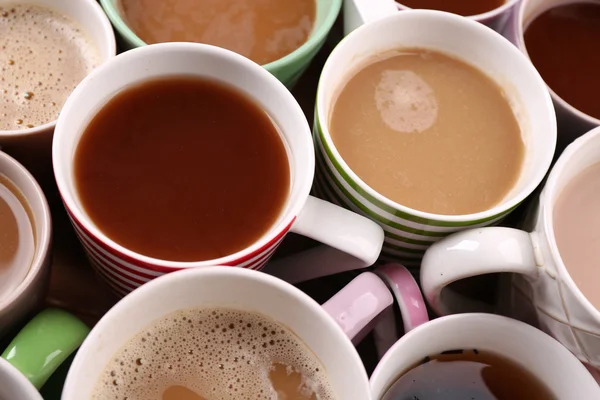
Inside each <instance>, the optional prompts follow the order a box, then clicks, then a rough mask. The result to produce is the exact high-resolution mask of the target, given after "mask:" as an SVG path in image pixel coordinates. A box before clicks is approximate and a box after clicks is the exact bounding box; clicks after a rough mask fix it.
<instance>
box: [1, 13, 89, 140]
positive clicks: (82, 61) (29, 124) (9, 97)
mask: <svg viewBox="0 0 600 400" xmlns="http://www.w3.org/2000/svg"><path fill="white" fill-rule="evenodd" d="M99 62H100V54H99V51H98V49H96V48H95V47H94V45H93V44H92V42H91V41H90V39H89V38H88V36H87V34H86V33H85V32H84V31H83V30H82V27H80V26H79V25H78V24H77V23H75V22H74V21H72V20H70V19H69V18H67V17H66V16H64V15H61V14H60V13H58V12H55V11H54V10H51V9H49V8H44V7H40V6H36V5H30V4H16V3H15V4H8V5H1V6H0V66H1V67H0V68H1V75H0V76H1V80H2V82H1V85H0V130H13V129H27V128H33V127H35V126H39V125H43V124H46V123H48V122H52V121H54V120H56V119H57V118H58V113H59V112H60V110H61V108H62V106H63V104H64V102H65V101H66V99H67V97H68V96H69V94H70V93H71V91H72V90H73V89H74V88H75V86H77V84H78V83H79V82H80V81H81V80H82V79H83V78H84V77H85V76H86V75H87V74H88V73H89V72H90V71H91V70H92V69H93V68H94V67H95V66H96V65H98V63H99Z"/></svg>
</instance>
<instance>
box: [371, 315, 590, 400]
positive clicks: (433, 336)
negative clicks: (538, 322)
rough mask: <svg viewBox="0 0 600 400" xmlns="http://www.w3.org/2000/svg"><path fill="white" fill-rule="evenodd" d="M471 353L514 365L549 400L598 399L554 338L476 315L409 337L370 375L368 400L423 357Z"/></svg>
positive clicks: (503, 320) (445, 320) (446, 321)
mask: <svg viewBox="0 0 600 400" xmlns="http://www.w3.org/2000/svg"><path fill="white" fill-rule="evenodd" d="M471 349H476V350H477V351H479V352H489V353H491V354H496V355H498V356H501V357H503V358H506V359H507V360H509V361H512V362H513V363H515V364H516V365H518V366H519V367H521V368H522V369H523V370H525V371H527V372H529V373H530V374H531V375H533V377H535V378H537V380H538V381H539V382H540V383H541V384H542V385H543V386H545V388H546V389H547V391H548V392H549V393H550V394H551V395H552V398H557V399H594V398H598V397H599V396H600V386H598V384H597V383H596V381H595V380H594V379H593V378H592V376H591V375H590V374H589V372H588V371H587V370H586V369H585V367H584V366H583V365H582V364H581V363H580V362H579V361H578V360H577V359H576V358H575V357H574V356H573V355H572V354H571V353H569V351H568V350H567V349H565V348H564V347H563V346H561V345H560V343H558V342H557V341H556V340H554V339H553V338H551V337H549V336H547V335H546V334H544V333H543V332H541V331H539V330H537V329H536V328H533V327H531V326H529V325H527V324H525V323H523V322H520V321H516V320H513V319H510V318H506V317H501V316H497V315H490V314H477V313H474V314H460V315H451V316H447V317H441V318H438V319H435V320H433V321H431V322H428V323H426V324H423V325H421V326H419V327H418V328H416V329H414V330H412V331H411V332H409V333H407V334H406V335H405V336H404V337H403V338H402V339H400V340H399V341H398V342H397V343H396V344H395V345H394V346H393V347H392V348H391V349H390V350H389V351H388V352H387V353H386V355H385V356H384V357H383V358H382V359H381V361H380V362H379V364H378V365H377V368H376V369H375V371H374V372H373V375H372V376H371V398H372V399H373V400H380V399H383V398H384V395H385V394H386V392H387V391H388V389H389V388H390V386H392V384H393V383H394V382H396V381H397V380H398V379H399V378H400V377H401V376H402V375H403V374H404V373H406V372H407V371H408V370H410V369H412V368H414V367H415V365H419V363H421V362H422V360H423V359H425V358H426V357H431V356H435V355H438V354H441V353H442V352H445V351H451V350H471ZM505 384H507V385H510V384H511V383H510V382H505ZM392 398H394V397H392Z"/></svg>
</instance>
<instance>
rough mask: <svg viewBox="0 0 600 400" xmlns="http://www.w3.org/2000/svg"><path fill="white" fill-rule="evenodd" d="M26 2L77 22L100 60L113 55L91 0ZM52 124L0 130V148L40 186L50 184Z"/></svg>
mask: <svg viewBox="0 0 600 400" xmlns="http://www.w3.org/2000/svg"><path fill="white" fill-rule="evenodd" d="M14 3H15V1H14V0H0V5H4V4H14ZM27 3H28V4H35V5H39V6H41V7H47V8H50V9H52V10H54V11H56V12H58V13H60V14H62V15H65V16H67V17H69V18H70V19H71V20H73V21H75V22H76V23H77V24H79V26H81V27H82V28H83V29H84V30H85V32H86V33H87V34H88V36H89V38H90V39H91V42H92V43H93V45H95V46H96V48H97V49H98V52H99V55H100V60H101V62H105V61H107V60H109V59H110V58H112V57H114V56H115V55H116V52H117V48H116V43H115V35H114V32H113V29H112V26H111V25H110V21H109V20H108V17H107V16H106V15H105V14H104V11H102V7H100V5H99V4H98V3H97V2H96V1H95V0H68V1H65V0H27ZM67 62H68V61H67ZM55 125H56V120H54V121H50V122H48V123H46V124H43V125H40V126H36V127H33V128H28V129H18V130H10V131H3V130H0V147H1V148H2V151H4V152H6V153H8V154H10V155H11V156H13V157H14V158H16V159H17V160H19V162H20V163H21V164H23V165H25V167H26V168H27V169H28V170H29V171H30V172H31V173H32V174H33V175H34V176H35V177H36V179H37V180H38V181H39V182H40V184H41V185H42V187H44V189H46V188H48V187H49V186H50V185H53V184H54V177H53V174H52V135H53V132H54V127H55Z"/></svg>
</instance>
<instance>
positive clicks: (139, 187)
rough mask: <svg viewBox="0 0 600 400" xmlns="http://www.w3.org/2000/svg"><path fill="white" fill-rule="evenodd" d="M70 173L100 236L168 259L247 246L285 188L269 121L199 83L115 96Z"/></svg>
mask: <svg viewBox="0 0 600 400" xmlns="http://www.w3.org/2000/svg"><path fill="white" fill-rule="evenodd" d="M74 170H75V182H76V189H77V193H78V196H79V198H80V201H81V203H82V205H83V208H84V210H85V212H86V213H87V214H88V215H89V217H90V219H91V220H92V221H93V223H94V224H95V225H96V226H97V227H98V228H99V229H100V230H101V231H102V232H103V233H104V234H106V235H107V236H108V237H109V238H111V239H112V240H114V241H115V242H117V243H119V244H120V245H122V246H124V247H126V248H127V249H129V250H132V251H135V252H138V253H140V254H143V255H146V256H150V257H154V258H158V259H163V260H171V261H203V260H210V259H216V258H220V257H224V256H228V255H231V254H233V253H236V252H238V251H240V250H243V249H244V248H246V247H248V246H250V245H252V244H253V243H254V242H256V240H258V239H260V238H261V237H262V236H263V235H264V234H265V233H266V232H267V231H268V230H269V229H270V228H271V226H272V225H273V224H274V223H275V222H276V221H277V220H278V218H279V216H280V214H281V211H282V209H283V206H284V204H285V202H286V200H287V196H288V193H289V188H290V167H289V163H288V158H287V152H286V149H285V146H284V143H283V140H282V138H281V136H280V134H279V131H278V129H277V127H276V126H275V124H274V122H273V121H272V120H271V118H270V117H269V115H268V114H267V113H266V112H265V111H264V110H263V109H262V108H260V107H259V106H258V105H257V104H255V103H254V101H253V100H251V99H250V98H248V97H247V96H246V95H245V94H243V93H241V92H240V91H238V90H237V89H234V88H232V87H230V86H227V85H225V84H223V83H219V82H216V81H212V80H207V79H204V78H198V77H182V76H179V77H177V76H174V77H165V78H158V79H154V80H150V81H146V82H143V83H140V84H137V85H133V86H131V87H128V88H126V89H124V90H122V91H121V92H119V93H118V94H117V95H116V96H115V97H113V98H112V99H111V100H110V101H109V102H108V103H107V104H106V105H105V106H104V107H103V108H102V109H101V110H100V111H99V112H98V114H97V115H96V116H95V117H94V118H93V119H92V120H91V122H90V123H89V125H88V126H87V128H86V129H85V131H84V133H83V136H82V137H81V140H80V142H79V144H78V146H77V149H76V154H75V160H74Z"/></svg>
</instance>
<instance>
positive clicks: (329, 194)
mask: <svg viewBox="0 0 600 400" xmlns="http://www.w3.org/2000/svg"><path fill="white" fill-rule="evenodd" d="M313 136H314V137H313V138H314V142H315V150H316V151H315V153H316V174H315V184H314V185H315V186H314V190H315V194H316V195H317V196H319V197H321V198H323V199H325V200H328V201H331V202H332V203H335V204H337V205H340V206H342V207H345V208H347V209H349V210H351V211H354V212H356V213H359V214H362V215H364V216H366V217H368V218H371V219H372V220H374V221H375V222H377V223H378V224H379V225H381V227H382V228H383V230H384V231H385V243H384V244H383V249H382V252H381V259H382V260H385V261H399V262H401V263H402V264H404V265H405V266H407V267H409V268H412V269H413V272H414V269H415V268H418V267H419V265H420V262H421V259H422V258H423V253H424V252H425V250H426V249H427V248H428V247H429V246H430V245H431V244H432V243H434V242H436V241H438V240H440V239H441V238H443V237H445V236H447V235H449V234H451V233H453V232H456V231H459V230H463V229H469V228H476V227H481V226H488V225H493V224H495V223H497V222H499V221H500V220H501V219H502V218H503V217H504V216H506V215H507V214H508V213H509V212H510V211H512V209H510V210H507V211H505V212H503V213H500V214H497V215H494V216H492V217H489V218H486V219H480V220H464V221H459V222H448V221H442V220H435V219H425V218H422V217H419V216H415V215H411V214H409V213H406V212H404V211H401V210H399V209H396V208H394V207H392V206H391V205H389V204H385V203H383V202H382V201H381V200H379V199H376V198H375V197H373V196H372V195H371V194H369V193H367V191H366V190H364V189H363V185H364V183H358V182H355V181H354V180H353V179H352V178H351V177H350V176H349V175H348V174H347V173H346V171H345V170H344V169H343V168H342V166H341V165H340V163H339V162H338V161H337V160H336V159H335V157H334V156H333V153H332V152H331V149H330V148H329V146H328V144H327V143H326V141H325V137H324V134H323V130H322V128H321V125H320V121H319V118H318V115H317V116H316V117H315V124H314V130H313Z"/></svg>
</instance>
